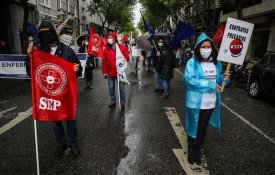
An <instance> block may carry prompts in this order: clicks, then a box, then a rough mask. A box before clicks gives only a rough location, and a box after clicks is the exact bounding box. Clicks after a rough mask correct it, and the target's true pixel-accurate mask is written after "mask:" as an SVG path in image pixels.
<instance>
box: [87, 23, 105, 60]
mask: <svg viewBox="0 0 275 175" xmlns="http://www.w3.org/2000/svg"><path fill="white" fill-rule="evenodd" d="M89 34H90V38H89V44H88V49H87V52H88V54H90V55H93V56H96V57H103V54H104V53H103V47H104V46H105V45H104V42H103V41H102V39H101V37H100V36H99V34H98V33H96V31H95V30H94V29H93V28H92V27H91V28H90V33H89Z"/></svg>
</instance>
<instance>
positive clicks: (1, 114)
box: [0, 106, 17, 118]
mask: <svg viewBox="0 0 275 175" xmlns="http://www.w3.org/2000/svg"><path fill="white" fill-rule="evenodd" d="M15 108H17V106H15V107H12V108H9V109H6V110H4V111H1V112H0V118H2V117H3V114H5V113H6V112H8V111H11V110H14V109H15Z"/></svg>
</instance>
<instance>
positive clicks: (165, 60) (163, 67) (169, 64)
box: [152, 44, 175, 80]
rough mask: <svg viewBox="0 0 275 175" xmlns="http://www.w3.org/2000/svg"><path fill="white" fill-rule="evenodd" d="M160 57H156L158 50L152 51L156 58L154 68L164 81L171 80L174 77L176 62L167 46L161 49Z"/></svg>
mask: <svg viewBox="0 0 275 175" xmlns="http://www.w3.org/2000/svg"><path fill="white" fill-rule="evenodd" d="M158 50H159V51H160V56H159V57H158V56H156V53H157V51H156V49H155V48H154V49H153V51H152V56H153V57H154V67H155V69H156V71H157V72H158V73H159V74H160V76H161V78H162V79H164V80H169V79H171V78H173V76H174V67H175V61H174V57H173V54H172V51H171V50H170V49H169V48H168V46H167V45H166V44H164V46H163V47H161V48H159V47H158Z"/></svg>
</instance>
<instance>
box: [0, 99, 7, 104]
mask: <svg viewBox="0 0 275 175" xmlns="http://www.w3.org/2000/svg"><path fill="white" fill-rule="evenodd" d="M7 102H8V101H7V100H4V101H0V104H4V103H7Z"/></svg>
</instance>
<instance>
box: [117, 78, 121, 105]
mask: <svg viewBox="0 0 275 175" xmlns="http://www.w3.org/2000/svg"><path fill="white" fill-rule="evenodd" d="M119 79H120V78H119V75H117V91H118V103H119V109H120V110H121V104H120V89H119Z"/></svg>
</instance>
